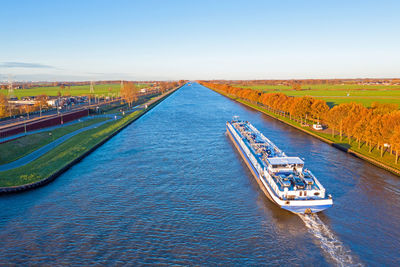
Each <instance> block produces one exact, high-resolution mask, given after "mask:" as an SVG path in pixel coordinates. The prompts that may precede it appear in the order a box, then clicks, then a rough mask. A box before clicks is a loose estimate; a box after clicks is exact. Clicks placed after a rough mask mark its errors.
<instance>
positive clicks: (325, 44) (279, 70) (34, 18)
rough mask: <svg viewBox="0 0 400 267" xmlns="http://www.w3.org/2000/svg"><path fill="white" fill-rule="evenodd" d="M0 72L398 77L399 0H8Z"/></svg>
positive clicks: (1, 4) (20, 76)
mask: <svg viewBox="0 0 400 267" xmlns="http://www.w3.org/2000/svg"><path fill="white" fill-rule="evenodd" d="M0 9H1V10H2V12H1V15H0V20H1V23H0V38H1V39H0V75H1V76H0V80H1V79H7V76H8V75H12V77H13V79H15V80H24V79H27V80H104V79H130V80H148V79H157V80H161V79H162V80H168V79H291V78H357V77H400V34H399V33H400V15H399V11H400V1H382V0H381V1H366V0H364V1H350V0H348V1H338V0H335V1H329V0H326V1H322V0H319V1H300V0H293V1H285V0H276V1H267V0H265V1H251V0H247V1H234V0H229V1H223V0H212V1H204V0H201V1H200V0H198V1H195V0H182V1H168V0H160V1H153V0H141V1H132V0H131V1H119V0H110V1H89V0H79V1H71V0H68V1H67V0H65V1H57V0H52V1H31V0H30V1H21V0H18V1H13V0H10V1H7V0H1V1H0Z"/></svg>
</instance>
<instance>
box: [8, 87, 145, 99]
mask: <svg viewBox="0 0 400 267" xmlns="http://www.w3.org/2000/svg"><path fill="white" fill-rule="evenodd" d="M148 86H149V85H147V84H138V87H139V88H144V87H148ZM120 89H121V85H120V84H98V85H94V94H95V95H97V96H108V94H109V93H110V94H118V93H119V92H120ZM59 91H60V92H61V95H72V96H80V95H88V94H89V93H90V85H76V86H71V88H68V86H66V87H65V88H64V89H61V88H60V87H59V86H43V87H33V88H28V89H14V94H15V96H16V97H18V98H21V97H25V96H36V95H42V94H46V95H48V96H56V95H57V94H58V92H59ZM0 94H5V95H7V94H8V91H7V90H0Z"/></svg>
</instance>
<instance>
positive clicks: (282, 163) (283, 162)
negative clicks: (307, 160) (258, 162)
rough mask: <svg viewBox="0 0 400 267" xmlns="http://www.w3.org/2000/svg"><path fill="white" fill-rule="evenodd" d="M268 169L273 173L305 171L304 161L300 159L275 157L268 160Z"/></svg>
mask: <svg viewBox="0 0 400 267" xmlns="http://www.w3.org/2000/svg"><path fill="white" fill-rule="evenodd" d="M267 162H268V169H269V170H270V171H271V172H272V173H277V172H299V173H301V172H302V171H303V167H304V161H302V160H301V159H300V158H298V157H273V158H268V159H267Z"/></svg>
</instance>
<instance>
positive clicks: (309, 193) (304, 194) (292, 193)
mask: <svg viewBox="0 0 400 267" xmlns="http://www.w3.org/2000/svg"><path fill="white" fill-rule="evenodd" d="M284 197H285V198H292V199H293V198H294V199H321V198H325V192H324V191H323V190H316V189H313V190H304V189H297V190H287V191H285V196H284Z"/></svg>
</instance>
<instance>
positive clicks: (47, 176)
mask: <svg viewBox="0 0 400 267" xmlns="http://www.w3.org/2000/svg"><path fill="white" fill-rule="evenodd" d="M180 87H181V86H180ZM180 87H177V88H175V89H172V90H170V91H168V92H166V93H164V94H162V95H160V96H158V97H155V98H153V99H150V100H149V101H147V102H146V103H143V104H142V105H140V106H139V109H138V110H136V111H134V112H132V113H130V114H129V115H126V116H125V117H123V118H122V119H119V120H117V121H113V122H108V123H105V124H104V125H102V126H100V127H95V129H91V130H88V131H86V132H83V133H81V134H78V135H76V136H74V137H72V138H71V139H70V140H68V141H67V142H65V143H63V144H61V145H59V146H57V147H55V148H54V149H53V150H51V151H49V152H48V153H46V155H44V156H42V157H40V158H39V159H37V160H35V161H33V162H31V163H29V164H26V165H24V166H22V167H19V168H16V169H13V170H10V171H4V172H1V173H0V177H1V178H0V179H1V180H3V181H2V183H3V184H4V180H5V179H7V178H8V180H9V184H10V185H9V186H8V185H7V186H2V187H0V194H8V193H17V192H22V191H26V190H30V189H34V188H37V187H40V186H43V185H46V184H48V183H50V182H51V181H54V180H55V179H56V178H57V177H58V176H60V175H61V174H62V173H64V172H65V171H67V170H68V169H69V168H71V167H72V166H74V165H75V164H76V163H78V162H79V161H81V160H82V159H83V158H85V157H86V156H88V155H89V154H91V153H92V152H93V151H95V150H96V149H97V148H98V147H100V146H101V145H103V144H104V143H106V142H107V141H108V140H110V139H111V138H112V137H113V136H115V135H116V134H118V133H119V132H120V131H122V130H123V129H124V128H126V127H127V126H128V125H130V124H131V123H133V122H134V121H136V120H137V119H139V118H140V117H141V116H143V115H144V114H146V113H147V112H148V111H150V110H151V109H152V108H154V107H155V106H157V105H158V104H159V103H161V102H162V101H163V100H164V99H165V98H167V97H168V96H170V95H171V94H172V93H174V92H176V91H177V90H178V89H179V88H180ZM85 140H86V143H85ZM68 152H70V153H68ZM54 159H56V160H54ZM49 162H50V164H47V165H50V166H47V165H46V163H49ZM35 170H38V172H35ZM23 181H27V182H26V183H22V184H16V185H14V183H21V182H23Z"/></svg>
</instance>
